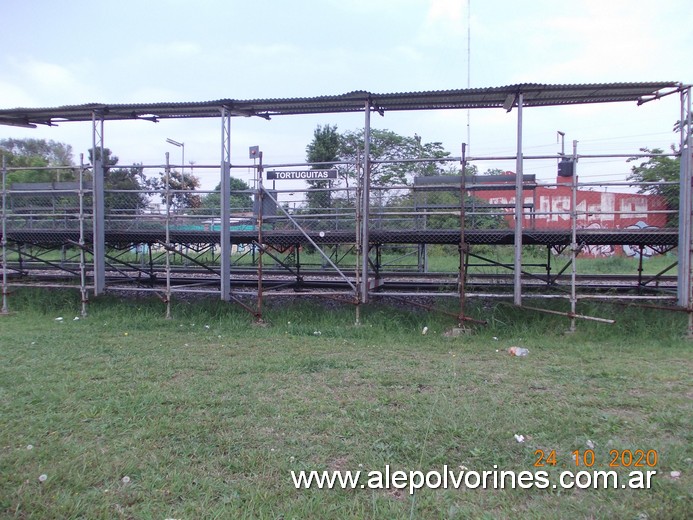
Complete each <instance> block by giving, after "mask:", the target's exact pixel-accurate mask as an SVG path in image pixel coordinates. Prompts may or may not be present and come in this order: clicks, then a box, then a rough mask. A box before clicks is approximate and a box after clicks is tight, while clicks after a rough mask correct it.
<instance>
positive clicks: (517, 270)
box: [513, 92, 524, 305]
mask: <svg viewBox="0 0 693 520" xmlns="http://www.w3.org/2000/svg"><path fill="white" fill-rule="evenodd" d="M522 103H523V97H522V92H519V93H518V95H517V157H516V166H515V170H517V171H516V172H515V241H514V242H515V262H514V267H513V269H514V271H513V274H514V280H513V302H514V303H515V305H522V224H523V222H522V217H523V206H524V204H523V195H522V181H523V178H524V175H523V160H522Z"/></svg>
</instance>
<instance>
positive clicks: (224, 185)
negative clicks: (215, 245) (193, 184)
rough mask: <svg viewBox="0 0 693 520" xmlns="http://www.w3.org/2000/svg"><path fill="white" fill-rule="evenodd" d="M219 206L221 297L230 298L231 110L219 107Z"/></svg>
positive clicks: (223, 298) (228, 299) (225, 299)
mask: <svg viewBox="0 0 693 520" xmlns="http://www.w3.org/2000/svg"><path fill="white" fill-rule="evenodd" d="M220 189H221V197H220V204H221V208H220V211H219V216H220V226H219V227H220V228H221V231H220V237H219V241H220V249H221V251H220V257H219V262H220V264H221V287H220V290H221V299H222V300H224V301H230V300H231V230H230V229H229V221H230V220H231V112H230V111H229V110H228V108H226V107H224V108H222V109H221V185H220Z"/></svg>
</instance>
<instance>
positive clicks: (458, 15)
mask: <svg viewBox="0 0 693 520" xmlns="http://www.w3.org/2000/svg"><path fill="white" fill-rule="evenodd" d="M466 8H467V2H464V1H461V0H430V3H429V6H428V12H427V13H426V18H425V20H424V24H423V27H422V29H421V33H420V34H419V38H418V40H419V41H420V42H421V43H422V44H423V45H441V46H443V45H444V46H446V47H452V48H464V46H465V42H466V35H467V28H468V27H467V17H466V16H465V12H466Z"/></svg>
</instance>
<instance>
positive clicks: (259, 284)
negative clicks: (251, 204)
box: [255, 152, 264, 323]
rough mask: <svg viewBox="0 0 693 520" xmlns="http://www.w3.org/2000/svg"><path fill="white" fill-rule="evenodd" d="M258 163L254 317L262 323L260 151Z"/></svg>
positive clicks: (262, 194) (262, 197)
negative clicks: (255, 305) (255, 309)
mask: <svg viewBox="0 0 693 520" xmlns="http://www.w3.org/2000/svg"><path fill="white" fill-rule="evenodd" d="M258 158H259V163H258V167H257V245H258V248H259V250H258V256H257V313H256V314H255V319H256V321H257V322H258V323H262V255H263V245H262V242H263V237H262V213H263V212H262V205H263V199H264V192H263V190H264V188H263V186H262V152H259V153H258Z"/></svg>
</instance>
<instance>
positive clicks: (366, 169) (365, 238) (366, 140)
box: [361, 99, 371, 303]
mask: <svg viewBox="0 0 693 520" xmlns="http://www.w3.org/2000/svg"><path fill="white" fill-rule="evenodd" d="M370 155H371V102H370V99H369V100H368V101H367V102H366V107H365V123H364V127H363V175H362V178H361V250H362V255H361V303H368V291H369V287H368V256H369V254H368V253H369V250H370V233H369V231H370V230H369V225H370V187H371V163H370V160H371V158H370Z"/></svg>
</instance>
